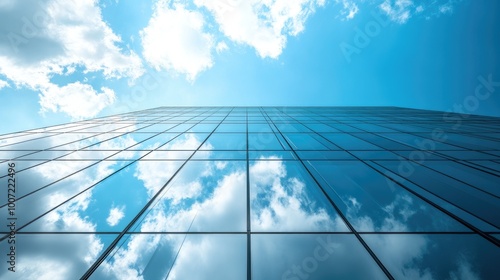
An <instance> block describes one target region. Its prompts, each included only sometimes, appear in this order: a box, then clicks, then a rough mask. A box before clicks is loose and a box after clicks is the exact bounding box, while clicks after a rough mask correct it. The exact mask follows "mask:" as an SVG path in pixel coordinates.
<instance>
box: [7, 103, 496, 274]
mask: <svg viewBox="0 0 500 280" xmlns="http://www.w3.org/2000/svg"><path fill="white" fill-rule="evenodd" d="M499 176H500V120H499V119H498V118H491V117H481V116H462V115H459V114H449V113H443V112H435V111H424V110H413V109H404V108H394V107H160V108H155V109H150V110H144V111H138V112H131V113H126V114H121V115H115V116H109V117H103V118H97V119H92V120H85V121H80V122H75V123H69V124H64V125H57V126H52V127H46V128H40V129H34V130H29V131H23V132H18V133H11V134H5V135H0V177H1V182H2V183H1V184H2V191H1V192H2V195H1V196H0V197H1V201H0V219H1V221H2V222H3V223H5V226H3V227H2V229H1V238H0V252H1V255H2V256H3V257H2V258H3V259H2V261H1V262H0V264H1V265H0V267H1V270H0V279H51V280H53V279H221V280H222V279H228V280H235V279H236V280H237V279H264V280H267V279H271V280H272V279H280V280H281V279H290V280H299V279H498V278H497V277H498V275H499V274H498V264H499V260H500V248H499V246H500V187H499V186H500V179H499ZM11 189H13V191H12V190H11ZM14 270H15V272H14Z"/></svg>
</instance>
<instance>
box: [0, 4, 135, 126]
mask: <svg viewBox="0 0 500 280" xmlns="http://www.w3.org/2000/svg"><path fill="white" fill-rule="evenodd" d="M0 24H1V25H2V27H3V29H4V30H6V31H7V32H6V36H2V37H1V38H0V50H1V52H0V74H2V75H4V76H5V77H6V78H7V79H8V80H9V81H11V82H12V83H13V84H14V85H15V86H16V87H26V88H28V89H31V90H35V91H41V92H42V96H43V95H49V96H54V98H55V99H60V98H58V97H56V96H57V95H58V94H60V93H61V90H60V89H61V87H64V85H63V86H61V87H59V86H56V85H54V84H53V83H52V81H51V79H52V77H53V76H54V75H67V74H70V73H72V71H74V69H75V67H76V66H78V67H80V69H83V70H82V71H83V72H84V73H89V72H94V73H102V75H103V77H104V78H106V79H110V78H122V77H128V78H129V79H130V80H134V79H136V78H138V77H139V76H141V75H142V73H143V72H144V70H143V67H142V62H141V59H140V58H139V56H138V55H137V54H135V53H134V52H133V51H124V50H123V49H121V48H120V47H119V46H118V44H119V43H121V38H120V37H119V36H118V35H116V34H115V33H114V32H113V31H112V30H111V28H110V27H109V26H108V24H107V23H105V22H104V21H103V19H102V14H101V10H100V8H99V7H98V2H97V1H96V0H84V1H80V0H69V1H61V0H49V1H38V2H32V1H28V0H21V1H15V3H11V4H9V5H3V6H0ZM68 86H69V85H68ZM85 88H86V89H89V88H90V89H91V86H90V85H86V86H85ZM88 91H89V90H87V92H88ZM91 91H94V90H93V89H91ZM77 101H79V100H74V101H68V102H77ZM107 101H108V102H107V103H105V104H104V105H101V106H98V107H97V108H95V109H93V110H91V111H90V112H89V114H88V115H86V114H85V112H84V111H83V110H80V112H79V114H78V115H79V116H94V115H95V114H96V113H97V112H99V111H100V110H102V109H103V108H104V107H105V106H107V105H109V104H110V102H109V101H112V100H107ZM41 105H42V111H43V110H51V108H53V107H44V106H45V105H48V106H50V105H53V104H51V102H43V103H41ZM75 105H76V106H79V105H80V104H72V105H70V107H71V106H75ZM94 105H99V104H98V103H94ZM61 111H62V112H65V113H68V111H66V110H61Z"/></svg>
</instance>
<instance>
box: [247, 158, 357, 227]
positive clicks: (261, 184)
mask: <svg viewBox="0 0 500 280" xmlns="http://www.w3.org/2000/svg"><path fill="white" fill-rule="evenodd" d="M270 159H273V160H272V161H265V160H260V161H254V162H251V163H250V193H251V197H250V204H251V205H250V207H251V225H252V231H278V232H280V231H348V229H347V227H346V225H345V224H344V222H343V221H342V219H341V218H340V217H339V216H338V215H337V213H336V212H335V210H334V208H333V206H332V205H331V204H330V203H329V201H328V200H327V199H326V197H325V196H324V195H323V193H322V192H321V190H320V189H319V187H318V186H317V185H316V183H315V182H314V181H313V179H312V178H311V177H310V176H309V175H308V174H307V172H306V170H305V169H304V168H303V167H302V165H301V164H300V163H298V162H295V161H280V160H277V159H278V158H276V157H271V158H270Z"/></svg>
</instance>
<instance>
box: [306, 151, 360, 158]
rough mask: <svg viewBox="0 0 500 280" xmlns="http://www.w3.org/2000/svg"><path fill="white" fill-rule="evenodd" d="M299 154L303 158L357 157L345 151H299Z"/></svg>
mask: <svg viewBox="0 0 500 280" xmlns="http://www.w3.org/2000/svg"><path fill="white" fill-rule="evenodd" d="M297 155H298V156H299V157H300V158H301V159H303V160H311V159H318V160H321V159H339V160H355V159H356V158H355V157H353V156H352V155H350V154H349V153H347V152H344V151H321V152H316V151H297Z"/></svg>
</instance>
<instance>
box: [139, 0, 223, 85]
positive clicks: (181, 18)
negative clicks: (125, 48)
mask: <svg viewBox="0 0 500 280" xmlns="http://www.w3.org/2000/svg"><path fill="white" fill-rule="evenodd" d="M170 2H171V1H167V0H165V1H159V2H158V3H157V4H156V6H155V11H154V15H153V17H152V18H151V19H150V21H149V23H148V26H147V27H146V28H144V29H143V30H142V31H141V39H142V46H143V48H144V52H143V55H144V58H145V59H146V60H147V61H148V62H149V63H150V64H151V65H152V66H154V67H155V68H156V69H157V70H160V69H162V68H163V69H167V70H175V71H176V72H179V73H182V74H185V75H186V76H187V78H188V80H191V81H192V80H194V79H195V78H196V76H197V75H198V74H199V73H200V72H202V71H203V70H206V69H208V68H210V67H212V64H213V61H212V50H213V48H214V39H213V36H212V35H211V34H209V33H206V32H204V29H205V28H206V27H205V19H204V18H203V15H202V14H201V13H200V12H197V11H190V10H187V9H186V8H185V6H184V5H182V4H179V3H174V4H171V3H170Z"/></svg>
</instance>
